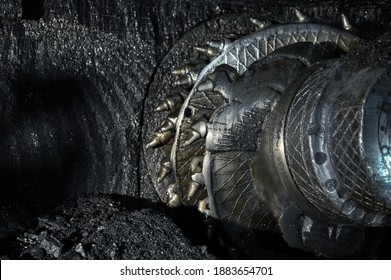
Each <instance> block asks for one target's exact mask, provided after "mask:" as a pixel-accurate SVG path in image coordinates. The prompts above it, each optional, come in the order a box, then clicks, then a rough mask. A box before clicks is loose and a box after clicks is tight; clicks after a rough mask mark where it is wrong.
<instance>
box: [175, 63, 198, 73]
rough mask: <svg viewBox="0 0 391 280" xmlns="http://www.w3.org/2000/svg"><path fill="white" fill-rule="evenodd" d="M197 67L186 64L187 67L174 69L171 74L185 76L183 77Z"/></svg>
mask: <svg viewBox="0 0 391 280" xmlns="http://www.w3.org/2000/svg"><path fill="white" fill-rule="evenodd" d="M196 67H197V65H196V64H186V65H183V66H180V67H177V68H174V69H173V70H172V71H171V74H172V75H173V76H183V75H186V74H187V73H189V72H190V71H191V70H193V69H194V68H196Z"/></svg>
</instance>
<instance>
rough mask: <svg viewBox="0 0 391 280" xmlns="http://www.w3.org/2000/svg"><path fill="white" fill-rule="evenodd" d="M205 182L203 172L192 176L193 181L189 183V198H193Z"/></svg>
mask: <svg viewBox="0 0 391 280" xmlns="http://www.w3.org/2000/svg"><path fill="white" fill-rule="evenodd" d="M204 184H205V182H204V176H203V175H202V173H195V174H193V175H192V176H191V182H190V183H189V189H188V192H187V199H188V200H191V199H192V198H193V197H194V195H195V194H196V193H197V191H198V190H199V189H200V188H201V186H203V185H204Z"/></svg>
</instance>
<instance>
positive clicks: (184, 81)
mask: <svg viewBox="0 0 391 280" xmlns="http://www.w3.org/2000/svg"><path fill="white" fill-rule="evenodd" d="M197 77H198V74H197V73H196V72H194V71H190V72H189V73H187V74H186V75H185V76H182V77H180V78H179V79H177V80H176V81H175V82H174V86H190V85H192V84H194V83H195V81H196V80H197Z"/></svg>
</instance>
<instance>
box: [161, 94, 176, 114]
mask: <svg viewBox="0 0 391 280" xmlns="http://www.w3.org/2000/svg"><path fill="white" fill-rule="evenodd" d="M180 103H182V98H181V97H180V96H179V95H174V96H169V97H167V98H166V99H164V100H163V101H162V102H160V103H159V105H158V106H157V107H156V109H155V110H156V112H163V111H170V110H172V109H173V108H174V107H175V106H176V105H178V104H180Z"/></svg>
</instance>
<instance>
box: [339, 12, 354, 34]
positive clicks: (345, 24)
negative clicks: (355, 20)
mask: <svg viewBox="0 0 391 280" xmlns="http://www.w3.org/2000/svg"><path fill="white" fill-rule="evenodd" d="M341 20H342V27H343V29H345V30H347V31H349V30H351V29H353V24H352V23H351V22H350V20H349V19H348V17H347V16H346V15H345V14H341Z"/></svg>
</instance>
